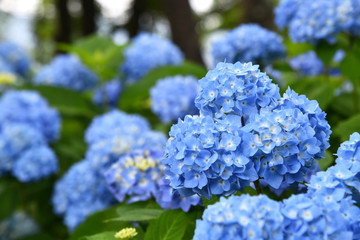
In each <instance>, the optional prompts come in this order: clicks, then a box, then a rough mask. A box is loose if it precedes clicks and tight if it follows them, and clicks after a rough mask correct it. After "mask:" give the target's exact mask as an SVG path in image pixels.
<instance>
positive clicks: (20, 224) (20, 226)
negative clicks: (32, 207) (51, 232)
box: [0, 211, 40, 240]
mask: <svg viewBox="0 0 360 240" xmlns="http://www.w3.org/2000/svg"><path fill="white" fill-rule="evenodd" d="M0 229H1V236H0V239H1V240H14V239H21V238H24V237H26V236H30V235H34V234H36V233H38V232H39V230H40V228H39V226H38V224H37V223H36V221H35V220H34V219H33V218H32V217H31V216H29V215H28V214H27V213H25V212H23V211H15V212H14V213H13V214H12V215H11V216H10V217H8V218H6V219H5V220H2V221H1V222H0Z"/></svg>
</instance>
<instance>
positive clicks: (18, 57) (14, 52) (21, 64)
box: [0, 42, 30, 77]
mask: <svg viewBox="0 0 360 240" xmlns="http://www.w3.org/2000/svg"><path fill="white" fill-rule="evenodd" d="M0 58H2V59H3V60H5V62H7V64H9V66H10V67H11V68H12V71H14V72H16V73H17V74H19V75H21V76H23V77H25V76H26V74H27V73H28V72H29V69H30V59H29V57H28V56H27V54H26V53H25V51H24V50H23V49H22V48H21V47H20V46H18V45H17V44H15V43H12V42H2V43H0Z"/></svg>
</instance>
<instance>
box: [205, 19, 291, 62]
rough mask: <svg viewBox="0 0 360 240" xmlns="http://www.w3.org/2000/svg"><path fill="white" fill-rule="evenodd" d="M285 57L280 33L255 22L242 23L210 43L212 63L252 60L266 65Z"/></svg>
mask: <svg viewBox="0 0 360 240" xmlns="http://www.w3.org/2000/svg"><path fill="white" fill-rule="evenodd" d="M283 57H285V47H284V45H283V40H282V38H281V36H280V35H278V34H276V33H275V32H272V31H269V30H267V29H265V28H262V27H260V26H259V25H257V24H253V23H251V24H243V25H240V26H239V27H237V28H235V29H233V30H231V31H230V32H228V33H227V34H226V35H225V37H224V38H222V39H220V40H218V41H216V42H214V43H213V44H212V58H213V64H214V65H215V64H217V63H218V62H224V61H225V62H230V63H235V62H238V61H239V62H254V63H257V64H261V65H263V66H266V65H268V64H270V63H271V62H273V61H274V60H277V59H280V58H283Z"/></svg>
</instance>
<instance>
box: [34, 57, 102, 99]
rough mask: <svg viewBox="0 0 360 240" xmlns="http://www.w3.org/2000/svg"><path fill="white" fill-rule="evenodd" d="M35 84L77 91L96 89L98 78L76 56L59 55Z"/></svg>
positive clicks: (42, 71) (37, 76) (38, 76)
mask: <svg viewBox="0 0 360 240" xmlns="http://www.w3.org/2000/svg"><path fill="white" fill-rule="evenodd" d="M33 81H34V83H35V84H42V85H53V86H61V87H64V88H68V89H72V90H75V91H79V92H82V91H86V90H89V89H92V88H94V87H95V85H96V83H97V81H98V80H97V76H96V75H95V74H94V73H93V72H92V71H91V70H90V69H88V68H87V67H86V66H85V65H83V63H82V62H81V61H80V60H79V58H78V57H76V56H74V55H65V54H64V55H58V56H56V57H55V58H54V59H53V60H52V62H51V63H50V64H49V65H47V66H45V67H44V68H42V69H41V70H40V71H39V72H38V73H37V75H36V76H35V77H34V80H33Z"/></svg>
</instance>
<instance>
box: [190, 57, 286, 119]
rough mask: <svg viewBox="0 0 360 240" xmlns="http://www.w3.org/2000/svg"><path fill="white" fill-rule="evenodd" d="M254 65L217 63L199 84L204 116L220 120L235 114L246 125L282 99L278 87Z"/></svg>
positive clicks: (197, 100) (200, 106)
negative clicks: (264, 109) (271, 104)
mask: <svg viewBox="0 0 360 240" xmlns="http://www.w3.org/2000/svg"><path fill="white" fill-rule="evenodd" d="M258 68H259V66H258V65H252V64H251V63H245V64H241V63H240V62H237V63H235V64H230V63H218V64H217V66H216V68H215V69H213V70H210V71H209V72H208V73H207V74H206V76H205V77H204V78H202V79H201V80H200V81H199V82H200V93H199V95H198V96H197V98H196V100H195V105H196V107H197V108H198V109H199V110H200V112H201V113H202V114H203V115H208V116H211V117H215V118H221V117H223V116H224V115H230V114H236V115H239V116H242V117H244V121H245V122H246V121H247V119H248V118H249V116H250V115H252V114H254V113H258V112H259V110H260V108H262V107H265V106H268V105H269V104H270V103H271V102H272V101H276V100H278V99H279V98H280V94H279V87H278V86H277V85H276V84H274V83H272V82H271V79H270V78H269V77H268V76H267V75H266V74H265V73H262V72H260V70H259V69H258Z"/></svg>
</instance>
